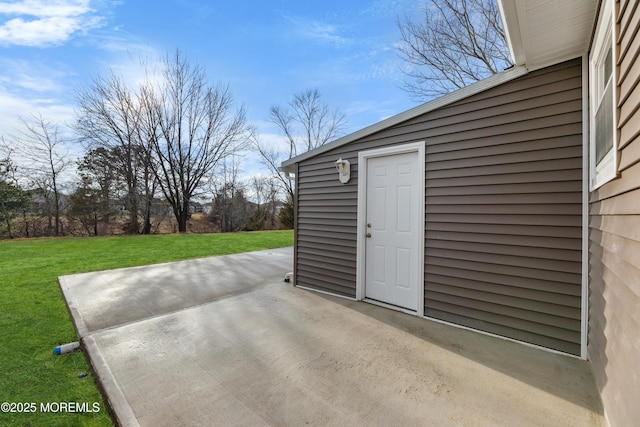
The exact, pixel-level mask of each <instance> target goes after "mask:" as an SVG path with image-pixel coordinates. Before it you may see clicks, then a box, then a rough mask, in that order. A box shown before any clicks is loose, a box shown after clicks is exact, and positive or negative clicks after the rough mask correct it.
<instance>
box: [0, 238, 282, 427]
mask: <svg viewBox="0 0 640 427" xmlns="http://www.w3.org/2000/svg"><path fill="white" fill-rule="evenodd" d="M292 244H293V233H292V232H291V231H269V232H252V233H228V234H185V235H153V236H126V237H125V236H118V237H97V238H56V239H54V238H52V239H32V240H16V241H1V242H0V289H1V292H0V313H1V314H0V403H2V402H14V403H15V404H16V405H14V407H13V408H12V409H20V406H22V404H27V405H26V406H27V409H33V406H31V404H32V403H33V404H35V407H36V412H35V413H26V414H25V413H22V414H18V413H6V412H4V413H3V412H0V426H5V425H7V426H33V427H35V426H106V425H112V423H111V420H110V418H109V414H108V413H107V411H106V409H105V406H104V403H103V401H102V398H101V397H100V394H99V392H98V389H97V388H96V385H95V382H94V381H93V376H92V375H91V373H90V372H89V370H88V365H87V362H86V360H85V359H84V354H83V353H81V352H77V353H72V354H68V355H62V356H56V355H54V354H53V347H55V346H56V345H59V344H62V343H66V342H72V341H76V340H77V337H76V334H75V331H74V328H73V324H72V322H71V318H70V316H69V314H68V312H67V308H66V306H65V302H64V299H63V297H62V293H61V291H60V289H59V287H58V282H57V277H58V276H61V275H66V274H73V273H81V272H88V271H96V270H106V269H112V268H120V267H131V266H137V265H145V264H154V263H160V262H167V261H176V260H182V259H190V258H197V257H205V256H212V255H223V254H230V253H239V252H247V251H253V250H260V249H270V248H277V247H284V246H290V245H292ZM81 373H87V377H86V378H78V375H79V374H81ZM58 402H78V403H85V402H86V403H88V406H89V408H91V407H92V404H93V403H94V402H98V403H99V405H100V408H101V409H100V411H99V412H97V413H82V414H73V413H68V412H67V413H52V412H49V413H42V412H41V410H40V409H41V407H40V405H41V404H45V405H46V404H47V403H58ZM52 408H53V409H55V406H53V407H52ZM3 409H4V408H3Z"/></svg>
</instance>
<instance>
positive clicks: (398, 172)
mask: <svg viewBox="0 0 640 427" xmlns="http://www.w3.org/2000/svg"><path fill="white" fill-rule="evenodd" d="M419 167H420V162H419V154H418V152H410V153H404V154H395V155H387V156H383V157H372V158H370V159H368V161H367V171H366V173H367V183H366V192H367V194H366V231H365V232H366V236H367V238H366V245H365V251H366V255H365V298H367V299H371V300H376V301H380V302H383V303H387V304H392V305H395V306H398V307H402V308H405V309H409V310H417V309H418V295H419V293H418V287H419V286H422V283H423V279H422V278H421V277H419V275H420V274H419V272H420V271H422V269H421V268H419V263H421V262H423V261H422V260H421V259H419V258H420V253H421V252H422V251H420V247H419V245H421V244H423V242H422V241H421V238H420V236H421V235H422V233H420V232H419V228H420V227H421V226H422V225H421V224H420V218H421V215H420V213H421V212H422V208H421V204H424V201H423V200H420V198H419V194H422V193H421V191H419V186H420V185H424V183H423V182H420V176H421V174H420V172H419Z"/></svg>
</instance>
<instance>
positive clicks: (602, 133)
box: [589, 0, 617, 190]
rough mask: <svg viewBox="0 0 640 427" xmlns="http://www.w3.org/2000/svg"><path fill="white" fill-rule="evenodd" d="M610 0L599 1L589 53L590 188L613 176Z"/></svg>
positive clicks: (615, 157)
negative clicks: (599, 7)
mask: <svg viewBox="0 0 640 427" xmlns="http://www.w3.org/2000/svg"><path fill="white" fill-rule="evenodd" d="M614 28H615V26H614V24H613V1H612V0H605V1H603V2H602V7H601V9H600V16H599V18H598V25H597V27H596V35H595V38H594V41H593V46H592V49H591V53H590V54H589V98H590V116H591V117H590V146H591V150H590V151H591V153H590V155H591V168H590V169H591V171H590V172H591V189H592V190H595V189H596V188H598V187H600V186H601V185H603V184H605V183H607V182H608V181H610V180H612V179H613V178H615V176H616V169H617V156H616V126H615V123H616V103H615V97H616V79H615V74H616V72H615V71H616V67H615V62H614V59H615V44H614V36H613V29H614Z"/></svg>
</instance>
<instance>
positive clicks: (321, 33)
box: [0, 0, 422, 168]
mask: <svg viewBox="0 0 640 427" xmlns="http://www.w3.org/2000/svg"><path fill="white" fill-rule="evenodd" d="M421 7H422V2H416V1H415V0H413V1H412V0H377V1H376V0H374V1H357V0H356V1H354V0H349V1H344V0H343V1H333V0H323V1H313V2H307V1H300V0H295V1H289V0H274V1H224V2H223V1H202V0H169V1H162V2H158V1H141V0H135V1H134V0H49V1H46V0H14V1H6V0H5V1H0V135H8V134H12V133H15V127H16V126H17V124H18V118H19V117H20V116H22V117H28V116H29V114H31V113H35V114H42V115H43V116H45V117H48V118H50V119H51V120H53V121H56V122H58V123H71V122H72V120H73V109H74V98H73V93H74V90H75V89H76V88H77V87H78V85H81V84H83V83H86V82H88V81H89V80H90V78H91V77H92V76H95V75H104V74H106V73H107V71H108V70H109V68H112V69H114V70H115V71H116V72H119V73H121V74H123V75H124V76H126V77H127V78H130V79H132V81H134V80H135V79H136V78H138V77H139V76H140V68H139V66H138V63H139V60H140V58H144V59H146V60H147V61H154V60H157V59H159V58H160V57H161V56H163V55H165V54H167V53H171V52H174V51H175V50H176V49H180V50H181V51H182V52H184V53H185V54H186V56H187V57H188V58H189V60H190V61H192V62H194V63H198V64H200V65H203V66H204V67H205V68H206V70H207V75H208V76H209V78H210V79H211V82H212V83H215V82H224V83H229V86H230V89H231V91H232V93H233V94H234V97H235V99H236V101H237V102H239V103H243V104H244V105H245V106H246V108H247V112H248V117H249V119H250V121H251V122H252V123H254V124H255V125H256V126H257V127H258V130H259V132H260V133H261V135H263V138H265V139H272V140H273V141H277V138H278V137H277V133H276V130H275V128H274V127H273V126H271V125H270V124H269V123H268V122H267V121H266V119H267V117H268V113H269V108H270V107H271V106H272V105H274V104H275V105H285V104H286V103H287V102H288V100H289V99H291V98H292V96H293V95H294V94H296V93H300V92H302V91H305V90H307V89H315V88H317V89H318V90H319V91H320V93H321V94H322V97H323V100H324V101H325V102H326V103H327V104H329V105H330V106H331V107H333V108H338V109H339V110H340V111H342V112H343V113H344V114H345V115H346V119H347V122H348V123H347V125H348V126H347V131H348V133H349V132H352V131H356V130H358V129H360V128H362V127H364V126H367V125H370V124H372V123H375V122H377V121H380V120H382V119H385V118H387V117H389V116H392V115H394V114H397V113H400V112H402V111H404V110H406V109H408V108H411V107H413V106H415V102H413V101H411V99H410V98H409V96H408V95H407V94H406V93H405V92H404V91H403V90H402V89H400V85H401V79H402V77H403V75H402V73H401V68H402V66H403V63H402V61H401V59H400V58H399V57H398V55H397V51H396V48H395V45H396V44H397V43H398V40H399V38H400V35H399V31H398V29H397V26H396V20H397V18H398V17H399V16H403V15H404V14H412V13H418V12H419V10H420V8H421ZM251 162H252V160H251V159H248V163H249V165H247V166H248V167H249V168H252V167H253V166H252V165H251Z"/></svg>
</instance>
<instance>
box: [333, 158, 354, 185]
mask: <svg viewBox="0 0 640 427" xmlns="http://www.w3.org/2000/svg"><path fill="white" fill-rule="evenodd" d="M336 169H337V170H338V178H339V179H340V182H341V183H343V184H346V183H347V182H349V180H350V179H351V163H349V160H342V157H341V158H339V159H338V160H336Z"/></svg>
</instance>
